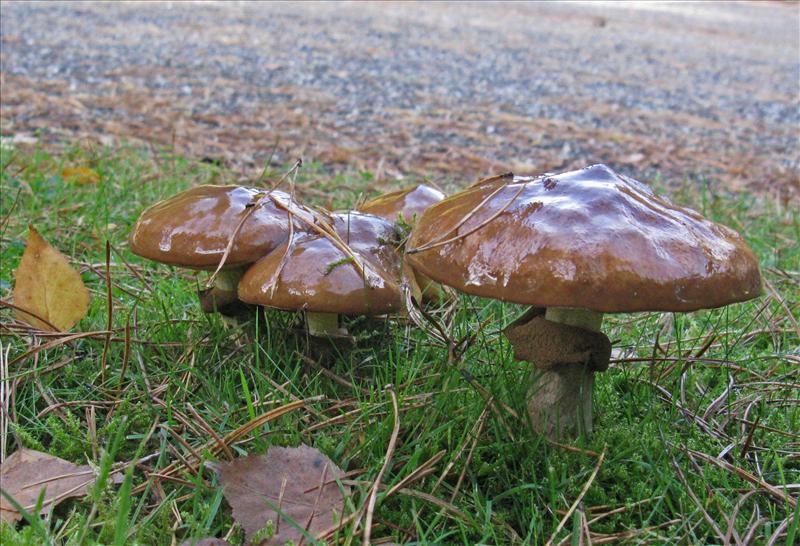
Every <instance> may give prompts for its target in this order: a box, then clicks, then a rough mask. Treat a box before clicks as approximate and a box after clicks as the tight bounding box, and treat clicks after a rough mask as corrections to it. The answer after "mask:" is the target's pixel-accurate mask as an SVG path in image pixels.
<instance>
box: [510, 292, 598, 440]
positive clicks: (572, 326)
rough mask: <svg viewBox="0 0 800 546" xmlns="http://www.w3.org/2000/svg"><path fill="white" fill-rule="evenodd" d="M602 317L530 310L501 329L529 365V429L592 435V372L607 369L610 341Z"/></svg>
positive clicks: (584, 311)
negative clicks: (603, 326)
mask: <svg viewBox="0 0 800 546" xmlns="http://www.w3.org/2000/svg"><path fill="white" fill-rule="evenodd" d="M602 322H603V314H602V313H597V312H594V311H589V310H587V309H569V308H559V307H552V308H548V309H546V310H545V309H543V308H533V309H531V311H529V312H528V313H526V314H525V315H523V317H521V318H520V319H519V320H517V321H515V322H514V323H512V324H511V325H509V327H508V328H506V330H505V334H506V337H507V338H508V339H509V340H510V341H511V344H512V346H513V348H514V357H515V358H517V359H519V360H525V361H528V362H531V363H532V364H533V365H534V368H535V369H534V370H533V372H532V377H531V386H530V390H529V393H528V414H529V415H530V418H531V424H532V425H533V427H534V428H535V429H536V430H537V431H539V432H540V433H542V434H545V435H546V436H548V437H551V438H561V437H564V436H570V435H574V434H576V433H581V432H584V433H587V434H588V433H590V432H591V431H592V391H593V388H594V374H595V372H598V371H604V370H605V369H606V368H607V367H608V360H609V357H610V355H611V342H610V341H609V339H608V338H607V337H606V336H605V335H604V334H603V333H601V332H600V326H601V324H602Z"/></svg>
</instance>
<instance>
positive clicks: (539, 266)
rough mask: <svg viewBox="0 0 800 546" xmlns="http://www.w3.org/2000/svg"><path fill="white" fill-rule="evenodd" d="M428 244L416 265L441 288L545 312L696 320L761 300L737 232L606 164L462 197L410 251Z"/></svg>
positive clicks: (418, 232) (517, 180) (754, 267)
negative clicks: (679, 315) (687, 314)
mask: <svg viewBox="0 0 800 546" xmlns="http://www.w3.org/2000/svg"><path fill="white" fill-rule="evenodd" d="M484 201H485V202H484ZM481 203H483V204H482V205H481ZM476 208H477V210H476V211H475V212H474V213H473V214H472V215H471V216H470V217H469V218H468V219H466V221H465V220H464V219H465V217H467V216H468V215H470V213H471V211H473V209H476ZM489 220H491V221H489ZM487 221H488V223H487ZM482 224H485V225H483V227H480V228H479V229H477V230H476V231H474V232H473V230H475V228H476V227H478V226H481V225H482ZM470 232H471V233H470ZM465 234H466V235H465ZM459 235H465V236H463V237H458V236H459ZM454 237H458V238H457V239H455V240H454V241H452V242H449V243H446V244H443V245H439V246H431V245H432V244H435V243H436V242H437V241H445V240H448V239H451V238H454ZM425 245H429V249H428V250H421V251H419V252H414V253H411V254H409V256H408V259H409V261H410V262H411V264H412V265H413V267H414V268H416V269H417V270H419V271H421V272H422V273H424V274H426V275H428V276H429V277H431V278H432V279H434V280H436V281H439V282H441V283H443V284H447V285H450V286H453V287H455V288H457V289H459V290H462V291H464V292H467V293H470V294H475V295H479V296H485V297H491V298H497V299H502V300H507V301H512V302H517V303H527V304H533V305H538V306H542V307H577V308H585V309H591V310H594V311H601V312H609V313H613V312H632V311H692V310H696V309H703V308H713V307H719V306H722V305H726V304H729V303H734V302H738V301H745V300H748V299H751V298H754V297H756V296H758V295H759V294H760V292H761V277H760V273H759V270H758V262H757V260H756V258H755V255H754V254H753V252H752V251H751V250H750V248H749V247H748V246H747V244H746V243H745V242H744V240H743V239H742V238H741V237H740V236H739V235H738V234H737V233H736V232H734V231H733V230H731V229H729V228H727V227H725V226H722V225H720V224H716V223H714V222H711V221H709V220H707V219H705V218H703V217H702V216H701V215H700V214H698V213H697V212H695V211H693V210H691V209H687V208H683V207H680V206H678V205H675V204H673V203H672V202H670V201H669V200H668V199H666V198H664V197H660V196H657V195H655V194H654V193H653V192H652V190H651V189H650V188H648V187H647V186H645V185H644V184H642V183H640V182H637V181H636V180H633V179H631V178H628V177H625V176H622V175H618V174H617V173H615V172H614V171H612V170H611V169H609V168H608V167H606V166H605V165H593V166H591V167H588V168H586V169H582V170H579V171H571V172H567V173H562V174H559V175H552V176H545V177H540V178H535V179H534V178H522V177H513V178H512V177H508V178H507V183H502V182H500V183H493V184H481V185H477V186H475V187H473V188H469V189H467V190H466V191H464V192H461V193H459V194H456V195H453V196H451V197H449V198H448V199H445V200H444V201H442V202H440V203H438V204H436V205H433V206H432V207H430V208H429V209H428V210H427V211H426V212H425V214H423V216H422V218H420V220H419V222H418V224H417V226H416V227H415V228H414V230H413V231H412V235H411V238H410V240H409V243H408V245H407V248H408V249H411V250H412V251H413V250H414V249H421V248H425Z"/></svg>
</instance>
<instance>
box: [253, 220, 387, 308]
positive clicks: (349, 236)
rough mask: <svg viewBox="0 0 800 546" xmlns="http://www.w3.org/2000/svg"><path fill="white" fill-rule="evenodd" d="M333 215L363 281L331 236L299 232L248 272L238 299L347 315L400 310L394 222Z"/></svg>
mask: <svg viewBox="0 0 800 546" xmlns="http://www.w3.org/2000/svg"><path fill="white" fill-rule="evenodd" d="M331 216H332V219H333V227H334V229H335V230H336V232H337V233H338V234H339V236H340V237H341V239H342V241H343V242H345V243H347V244H348V245H349V247H350V248H351V249H352V251H353V253H354V254H355V256H356V257H357V258H359V259H360V261H361V263H362V264H363V265H364V269H365V272H366V279H365V277H364V276H362V274H361V272H360V270H359V269H358V268H357V267H356V265H355V264H354V263H353V261H352V259H350V258H349V256H348V255H347V254H345V252H344V251H343V250H341V249H340V248H338V247H337V246H336V245H335V244H334V243H333V242H332V241H331V240H330V239H329V238H327V237H325V236H322V235H318V234H315V233H313V234H310V233H299V234H297V235H295V236H294V237H293V242H292V244H291V245H290V244H289V242H288V241H286V242H285V243H283V244H282V245H281V246H280V247H278V248H277V249H276V250H275V251H273V252H272V253H270V254H269V255H267V256H266V257H264V258H263V259H261V260H260V261H258V262H257V263H256V264H254V265H253V266H252V267H251V268H250V269H248V270H247V272H246V273H245V274H244V277H243V278H242V280H241V281H240V283H239V298H240V299H241V300H242V301H245V302H248V303H256V304H259V305H266V306H269V307H276V308H279V309H286V310H295V309H305V310H307V311H313V312H319V313H341V314H345V315H361V314H384V313H389V312H393V311H396V310H398V309H399V308H400V290H399V288H398V284H397V282H398V278H399V276H400V256H399V254H398V253H397V252H396V250H395V246H394V245H395V244H397V241H396V234H395V230H394V225H393V224H392V223H391V222H389V221H387V220H384V219H382V218H378V217H377V216H372V215H369V214H363V213H358V212H351V213H336V214H333V215H331ZM287 249H288V254H287ZM284 256H285V257H284ZM276 278H277V285H276V286H275V289H274V290H272V286H273V281H274V280H275V279H276Z"/></svg>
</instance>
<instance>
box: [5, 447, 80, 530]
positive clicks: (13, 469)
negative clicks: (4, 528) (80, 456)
mask: <svg viewBox="0 0 800 546" xmlns="http://www.w3.org/2000/svg"><path fill="white" fill-rule="evenodd" d="M94 481H95V474H94V470H92V468H91V467H90V466H89V465H80V466H79V465H76V464H73V463H71V462H69V461H65V460H64V459H60V458H58V457H54V456H53V455H48V454H47V453H42V452H40V451H36V450H34V449H20V450H18V451H15V452H14V453H12V454H11V456H9V457H8V458H7V459H6V460H5V461H3V463H2V464H0V483H1V484H2V486H0V490H2V492H3V493H4V494H3V495H2V496H0V519H1V520H3V521H7V522H10V523H13V522H16V521H19V520H20V519H22V514H20V512H19V511H18V510H17V508H16V507H15V506H14V505H13V504H12V503H11V502H10V501H9V500H8V498H7V497H6V495H9V496H11V497H12V498H13V499H14V500H15V501H16V502H17V503H18V504H19V505H20V506H22V508H23V509H25V510H26V511H31V510H33V509H34V508H35V507H36V502H37V499H38V498H39V495H40V493H41V492H42V490H44V502H43V503H42V508H41V513H44V512H45V511H47V510H48V509H49V508H50V507H52V506H55V505H57V504H58V503H60V502H61V501H63V500H66V499H68V498H70V497H83V496H84V495H86V493H87V492H88V491H89V488H90V487H92V485H93V484H94Z"/></svg>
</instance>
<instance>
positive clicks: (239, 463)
mask: <svg viewBox="0 0 800 546" xmlns="http://www.w3.org/2000/svg"><path fill="white" fill-rule="evenodd" d="M209 466H210V467H211V468H212V469H213V470H214V471H215V472H216V473H217V474H218V475H219V480H220V483H222V486H223V488H224V495H225V498H226V499H227V501H228V504H230V505H231V507H232V508H233V517H234V519H235V520H236V521H237V522H238V523H239V524H240V525H241V526H242V528H243V529H244V531H245V535H246V537H247V541H248V543H253V544H259V545H261V546H268V545H283V544H285V543H287V542H291V543H294V544H298V543H300V542H301V541H308V542H313V541H309V540H308V539H309V537H314V536H316V535H317V534H318V533H320V532H322V531H325V530H326V529H328V528H330V527H331V525H334V524H336V523H338V521H339V520H340V519H341V517H342V513H343V511H344V501H345V495H349V493H350V488H349V486H345V485H341V484H340V483H339V482H337V480H339V479H340V478H342V476H343V474H344V473H343V472H342V470H341V469H340V468H339V467H338V466H336V464H334V463H333V461H331V460H330V459H329V458H328V457H326V456H325V455H323V454H322V453H321V452H320V451H319V450H317V449H315V448H312V447H309V446H307V445H300V446H299V447H277V446H272V447H271V448H270V449H269V451H267V453H266V454H265V455H250V456H247V457H240V458H238V459H235V460H233V461H231V462H228V463H214V464H211V465H209Z"/></svg>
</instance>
